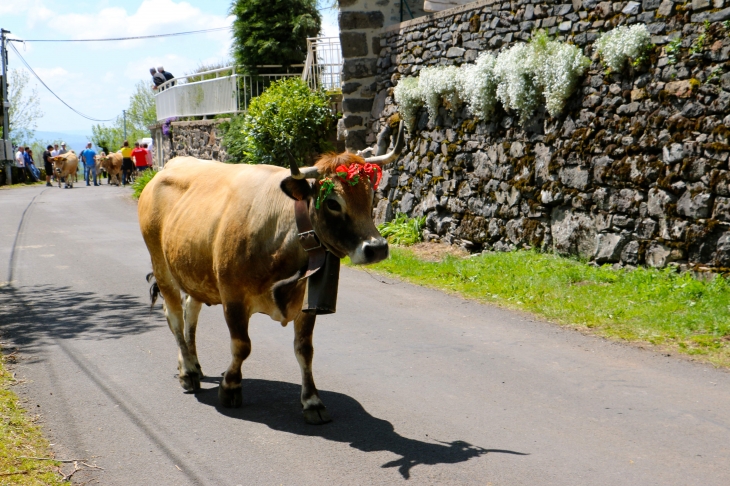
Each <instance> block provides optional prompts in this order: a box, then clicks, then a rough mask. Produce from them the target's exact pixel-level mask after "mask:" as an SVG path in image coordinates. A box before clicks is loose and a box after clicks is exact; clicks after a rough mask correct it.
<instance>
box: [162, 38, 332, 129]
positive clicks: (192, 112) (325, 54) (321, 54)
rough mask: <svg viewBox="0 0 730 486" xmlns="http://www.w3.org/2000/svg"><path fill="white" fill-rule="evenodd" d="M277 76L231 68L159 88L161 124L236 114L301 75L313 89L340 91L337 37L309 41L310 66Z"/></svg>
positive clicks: (302, 66) (265, 67)
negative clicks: (276, 84)
mask: <svg viewBox="0 0 730 486" xmlns="http://www.w3.org/2000/svg"><path fill="white" fill-rule="evenodd" d="M257 67H258V68H259V70H260V71H264V72H267V71H268V72H271V71H273V70H276V69H280V70H281V71H284V70H285V68H284V67H283V66H257ZM286 71H287V72H279V73H276V74H258V75H255V76H253V75H249V74H240V73H237V72H236V68H235V67H232V66H229V67H224V68H220V69H213V70H211V71H205V72H202V73H195V74H189V75H187V76H181V77H179V78H174V79H171V80H169V81H166V82H164V83H163V84H161V85H160V86H158V87H157V90H156V93H155V104H156V108H157V121H163V120H166V119H168V118H173V117H186V116H213V115H221V114H235V113H240V112H244V111H246V110H247V109H248V103H249V101H250V100H251V98H254V97H256V96H259V95H260V94H261V93H262V92H263V91H264V90H265V89H266V88H268V87H269V86H270V85H271V83H272V82H274V81H276V80H278V79H282V78H287V77H294V76H300V77H301V78H302V79H303V80H304V81H306V82H307V83H308V84H309V86H310V87H311V88H312V89H320V88H323V89H325V90H327V91H332V90H337V89H340V86H341V72H342V54H341V50H340V40H339V38H337V37H313V38H309V39H307V60H306V64H298V65H293V66H291V67H290V68H288V69H286Z"/></svg>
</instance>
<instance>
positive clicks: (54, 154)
mask: <svg viewBox="0 0 730 486" xmlns="http://www.w3.org/2000/svg"><path fill="white" fill-rule="evenodd" d="M60 152H61V151H60V150H51V157H56V156H57V155H58V154H59V153H60Z"/></svg>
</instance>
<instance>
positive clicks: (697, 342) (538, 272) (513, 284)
mask: <svg viewBox="0 0 730 486" xmlns="http://www.w3.org/2000/svg"><path fill="white" fill-rule="evenodd" d="M372 268H373V270H375V271H377V272H381V273H383V274H386V275H392V276H396V277H400V278H402V279H404V280H407V281H409V282H412V283H415V284H419V285H425V286H427V287H432V288H437V289H441V290H446V291H449V292H454V293H457V294H460V295H463V296H465V297H469V298H474V299H477V300H480V301H483V302H489V303H496V304H498V305H500V306H504V307H507V308H511V309H518V310H524V311H528V312H531V313H534V314H536V315H538V316H541V317H543V318H546V319H549V320H551V321H555V322H558V323H562V324H568V325H572V326H577V327H583V328H590V329H592V330H593V331H594V332H596V333H597V334H599V335H602V336H606V337H613V338H620V339H625V340H628V341H643V342H647V343H651V344H655V345H660V346H667V347H670V348H674V349H676V350H678V351H680V352H682V353H685V354H689V355H697V356H699V357H701V358H702V359H703V360H707V361H710V362H712V363H714V364H715V365H718V366H730V283H729V282H728V280H726V279H725V278H722V277H717V278H715V279H713V280H711V281H698V280H696V279H694V278H692V277H691V276H690V275H689V274H686V273H685V274H678V273H676V272H674V271H672V270H669V269H667V270H655V269H644V268H640V269H637V270H634V271H625V270H614V269H612V268H610V267H608V266H605V267H592V266H589V265H586V264H585V263H582V262H579V261H577V260H573V259H569V258H563V257H559V256H556V255H550V254H542V253H535V252H531V251H516V252H512V253H487V254H482V255H478V256H475V257H472V258H466V259H460V258H455V257H452V256H446V257H445V258H444V259H442V260H441V261H438V262H430V261H424V260H422V259H421V258H419V257H418V256H417V255H416V254H415V253H414V252H413V251H411V250H409V249H405V248H392V251H391V257H390V258H389V259H388V260H385V261H383V262H381V263H378V264H377V265H374V266H373V267H372Z"/></svg>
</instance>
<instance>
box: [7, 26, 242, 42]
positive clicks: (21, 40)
mask: <svg viewBox="0 0 730 486" xmlns="http://www.w3.org/2000/svg"><path fill="white" fill-rule="evenodd" d="M230 28H231V27H230V26H228V27H214V28H212V29H203V30H190V31H188V32H173V33H171V34H152V35H139V36H136V37H109V38H106V39H8V41H10V42H111V41H126V40H138V39H154V38H157V37H174V36H178V35H190V34H204V33H206V32H216V31H219V30H230Z"/></svg>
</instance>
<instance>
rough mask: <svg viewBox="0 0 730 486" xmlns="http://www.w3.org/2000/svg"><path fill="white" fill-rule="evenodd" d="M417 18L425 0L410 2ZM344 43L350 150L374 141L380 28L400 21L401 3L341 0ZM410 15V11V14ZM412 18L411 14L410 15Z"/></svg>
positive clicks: (345, 126) (344, 124) (345, 127)
mask: <svg viewBox="0 0 730 486" xmlns="http://www.w3.org/2000/svg"><path fill="white" fill-rule="evenodd" d="M408 5H409V6H410V8H411V11H412V12H413V15H414V16H415V17H420V16H423V15H424V13H425V12H424V11H423V1H421V0H419V1H418V2H409V3H408ZM339 8H340V14H339V25H340V43H341V45H342V57H343V66H342V95H343V101H342V109H343V113H345V116H344V117H343V118H342V119H341V120H340V126H339V130H340V133H342V134H343V136H344V138H345V145H346V147H347V148H348V149H349V150H352V151H355V150H361V149H364V148H365V147H366V145H367V144H368V143H371V142H372V141H373V140H372V137H370V139H368V138H367V131H366V127H367V126H368V125H369V124H370V118H371V110H372V107H373V98H374V97H375V87H376V84H375V75H376V74H377V72H376V71H377V62H378V55H379V54H380V35H379V34H380V31H381V29H382V28H383V27H387V26H390V25H394V24H397V23H399V22H400V8H401V4H400V2H399V1H396V0H339ZM406 15H407V14H406ZM406 18H408V17H406Z"/></svg>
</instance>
